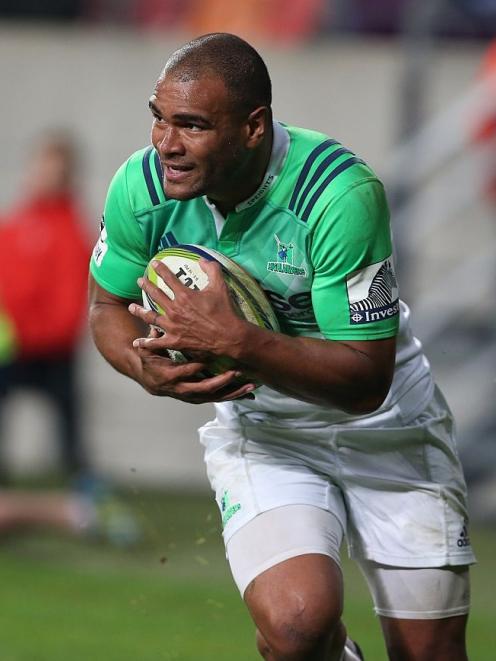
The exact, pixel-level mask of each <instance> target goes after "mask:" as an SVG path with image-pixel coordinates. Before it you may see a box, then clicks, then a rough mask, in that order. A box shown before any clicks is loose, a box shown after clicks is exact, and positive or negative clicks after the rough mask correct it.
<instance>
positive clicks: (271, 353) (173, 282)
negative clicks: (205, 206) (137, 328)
mask: <svg viewBox="0 0 496 661" xmlns="http://www.w3.org/2000/svg"><path fill="white" fill-rule="evenodd" d="M202 268H203V269H204V270H205V272H206V273H207V275H208V279H209V285H208V286H207V287H206V288H205V289H203V290H202V291H192V290H190V289H188V288H187V287H185V286H184V285H183V284H182V283H180V282H179V281H178V280H177V279H176V278H175V277H174V275H173V274H172V273H171V272H170V271H169V270H168V269H167V267H166V266H164V265H163V264H160V263H159V264H157V266H156V267H155V269H156V271H157V273H159V275H160V276H161V278H162V279H163V280H164V281H165V282H166V284H167V285H168V286H169V287H170V288H171V289H172V290H173V291H174V295H175V299H174V300H171V299H169V298H168V297H167V296H166V295H165V294H164V293H163V292H161V291H160V290H159V289H158V288H157V287H155V286H154V285H153V284H152V283H151V282H150V281H149V280H147V279H143V280H141V281H140V282H141V286H142V287H143V288H144V289H145V290H146V291H147V292H148V294H149V295H150V296H151V297H152V298H153V299H154V300H155V301H156V302H157V303H158V304H159V305H160V307H161V308H162V309H164V310H165V311H166V315H159V314H157V313H156V312H147V311H146V310H144V308H142V307H141V306H138V305H136V304H134V305H131V306H130V309H131V311H132V313H133V314H134V315H135V316H136V317H138V318H139V319H142V320H143V321H146V322H148V323H153V324H156V325H158V326H160V327H161V328H163V329H164V330H165V331H166V335H164V336H163V337H160V338H141V339H139V340H137V341H135V346H137V347H140V348H141V349H142V350H143V349H147V350H149V351H161V350H162V351H163V350H164V348H165V347H167V348H172V349H178V350H188V351H199V352H207V353H210V354H211V355H213V356H229V357H230V358H233V359H234V360H235V361H236V362H237V363H238V364H239V365H240V368H241V369H242V370H243V371H244V372H246V373H248V374H250V375H254V376H255V378H257V379H259V380H260V381H262V382H263V383H265V384H266V385H268V386H271V387H273V388H275V389H276V390H279V391H281V392H284V393H286V394H288V395H291V396H293V397H297V398H299V399H303V400H306V401H311V402H314V403H317V404H323V405H330V406H335V407H337V408H340V409H342V410H344V411H347V412H349V413H353V414H365V413H369V412H372V411H374V410H375V409H377V408H378V407H379V406H380V404H381V403H382V401H383V400H384V398H385V397H386V395H387V393H388V390H389V387H390V385H391V380H392V376H393V371H394V360H395V338H394V337H392V338H388V339H381V340H370V341H353V342H351V341H350V342H348V341H333V340H321V339H315V338H309V337H289V336H287V335H284V334H282V333H273V332H271V331H267V330H265V329H262V328H259V327H257V326H255V325H254V324H250V323H249V322H246V321H244V320H242V319H240V318H239V317H238V316H237V315H236V313H235V312H234V309H233V307H232V304H231V303H230V297H229V292H228V290H227V287H226V285H225V283H224V280H223V278H222V273H221V270H220V269H219V268H218V266H217V265H216V264H214V263H212V262H207V261H206V260H205V261H202Z"/></svg>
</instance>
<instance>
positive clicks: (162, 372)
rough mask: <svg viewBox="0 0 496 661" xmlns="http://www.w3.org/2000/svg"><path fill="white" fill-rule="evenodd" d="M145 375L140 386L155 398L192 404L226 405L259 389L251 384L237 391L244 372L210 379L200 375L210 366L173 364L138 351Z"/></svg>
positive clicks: (154, 354) (198, 363)
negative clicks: (155, 396) (167, 398)
mask: <svg viewBox="0 0 496 661" xmlns="http://www.w3.org/2000/svg"><path fill="white" fill-rule="evenodd" d="M136 351H137V353H138V356H139V358H140V360H141V365H142V374H141V379H140V383H141V385H142V386H143V388H145V390H147V392H149V393H151V394H152V395H159V396H166V397H173V398H174V399H179V400H181V401H183V402H188V403H190V404H204V403H206V402H226V401H229V400H232V399H237V398H239V397H245V396H248V395H249V393H251V391H252V390H254V388H255V385H254V384H253V383H249V384H246V385H243V386H238V387H236V385H233V384H235V380H236V378H237V377H239V376H240V372H238V371H236V370H229V371H227V372H224V373H223V374H218V375H216V376H213V377H209V378H202V377H201V375H200V373H201V371H202V370H203V369H205V368H206V367H207V366H206V364H205V363H201V362H189V363H173V362H172V360H170V358H166V357H164V356H162V355H160V354H159V353H157V351H151V350H150V349H145V348H142V347H138V348H137V349H136Z"/></svg>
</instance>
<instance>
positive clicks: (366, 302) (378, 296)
mask: <svg viewBox="0 0 496 661" xmlns="http://www.w3.org/2000/svg"><path fill="white" fill-rule="evenodd" d="M397 286H398V285H397V282H396V277H395V275H394V272H393V269H392V266H391V262H390V261H389V260H388V261H386V262H385V263H384V264H383V265H382V266H381V268H380V269H379V270H378V271H377V273H376V274H375V276H374V278H373V279H372V282H371V283H370V287H369V291H368V296H367V298H363V299H362V300H361V301H356V302H355V303H350V312H364V311H365V310H375V309H377V308H383V307H385V306H386V305H389V304H390V303H392V302H393V301H392V294H393V288H396V287H397Z"/></svg>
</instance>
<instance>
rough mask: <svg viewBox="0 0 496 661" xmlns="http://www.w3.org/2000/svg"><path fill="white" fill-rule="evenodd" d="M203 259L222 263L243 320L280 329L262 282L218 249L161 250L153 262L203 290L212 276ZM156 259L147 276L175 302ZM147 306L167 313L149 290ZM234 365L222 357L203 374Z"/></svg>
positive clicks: (181, 358) (180, 356)
mask: <svg viewBox="0 0 496 661" xmlns="http://www.w3.org/2000/svg"><path fill="white" fill-rule="evenodd" d="M202 257H203V258H205V259H208V260H210V261H216V262H218V263H219V264H220V266H221V268H222V274H223V276H224V280H225V282H226V284H227V287H228V289H229V292H230V294H231V298H232V301H233V304H234V308H235V310H236V312H237V314H238V315H239V316H240V317H241V318H243V319H246V320H247V321H249V322H251V323H252V324H256V325H257V326H260V328H267V329H268V330H272V331H277V330H279V324H278V321H277V317H276V315H275V313H274V310H273V309H272V306H271V304H270V303H269V300H268V298H267V296H266V295H265V292H264V291H263V289H262V288H261V287H260V285H259V284H258V282H257V281H256V280H255V279H254V278H253V277H252V276H251V275H250V274H249V273H247V272H246V271H245V270H244V269H243V268H242V267H241V266H239V264H237V263H236V262H234V261H233V260H232V259H229V257H226V256H225V255H223V254H222V253H220V252H218V251H217V250H213V249H212V248H206V247H204V246H198V245H194V244H189V245H177V246H173V247H171V248H165V249H164V250H161V251H160V252H158V253H157V254H156V255H155V256H154V257H153V260H157V261H161V262H163V263H164V264H165V265H166V266H167V267H168V268H169V269H170V270H171V271H172V273H173V274H174V275H175V276H176V278H178V280H180V281H181V282H182V283H183V284H184V285H186V286H187V287H190V288H191V289H196V290H201V289H203V288H204V287H206V286H207V285H208V276H207V274H206V273H205V272H204V271H203V270H202V269H201V267H200V263H199V262H200V258H202ZM153 260H150V263H149V264H148V266H147V268H146V270H145V276H146V277H147V278H148V279H149V280H150V281H151V282H153V283H154V284H155V285H156V286H157V287H158V288H159V289H161V290H162V291H163V292H164V293H165V294H167V296H168V297H169V298H171V299H174V294H173V292H172V290H171V289H170V288H169V287H168V286H167V285H166V284H165V282H164V281H163V280H162V278H161V277H160V276H159V275H158V274H157V273H156V271H155V270H154V268H153V267H152V266H151V262H152V261H153ZM143 306H144V307H145V308H146V309H147V310H155V311H156V312H159V313H160V314H164V310H163V309H162V308H161V307H160V306H159V305H158V304H157V303H156V302H155V301H154V300H153V299H152V298H151V297H150V296H149V295H148V294H147V293H146V292H145V291H143ZM168 353H169V356H170V357H171V359H172V360H173V361H174V362H187V361H188V360H189V357H188V355H187V354H185V353H182V352H180V351H173V350H169V351H168ZM234 366H235V364H234V361H232V360H231V359H230V358H228V357H225V358H224V357H220V358H217V359H215V360H214V361H212V362H211V363H209V366H208V371H204V372H203V373H202V375H203V376H212V375H215V374H221V373H222V372H225V371H226V370H228V369H232V368H233V367H234ZM246 381H248V379H245V380H243V381H241V380H240V381H238V382H237V384H238V383H239V384H241V383H243V382H246Z"/></svg>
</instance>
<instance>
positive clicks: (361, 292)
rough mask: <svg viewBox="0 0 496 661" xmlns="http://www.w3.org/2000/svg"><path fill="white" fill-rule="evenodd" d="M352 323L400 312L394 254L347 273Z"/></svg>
mask: <svg viewBox="0 0 496 661" xmlns="http://www.w3.org/2000/svg"><path fill="white" fill-rule="evenodd" d="M346 288H347V291H348V302H349V310H350V323H351V324H368V323H371V322H374V321H382V320H383V319H389V318H390V317H394V316H395V315H397V314H398V313H399V309H400V308H399V299H398V283H397V281H396V276H395V274H394V265H393V259H392V257H388V258H387V259H385V260H384V261H382V262H379V263H377V264H372V266H366V267H365V268H363V269H359V270H358V271H354V272H353V273H350V274H349V275H348V276H347V277H346Z"/></svg>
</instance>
